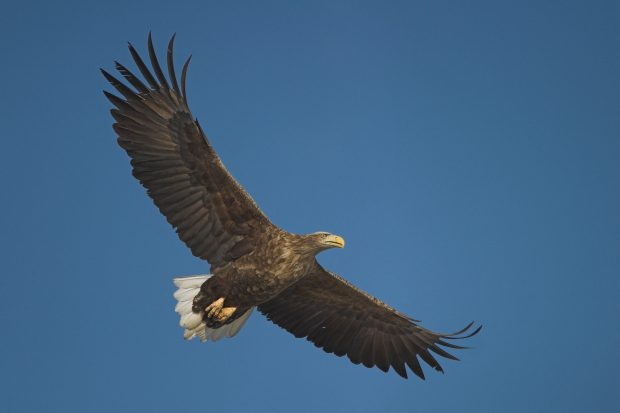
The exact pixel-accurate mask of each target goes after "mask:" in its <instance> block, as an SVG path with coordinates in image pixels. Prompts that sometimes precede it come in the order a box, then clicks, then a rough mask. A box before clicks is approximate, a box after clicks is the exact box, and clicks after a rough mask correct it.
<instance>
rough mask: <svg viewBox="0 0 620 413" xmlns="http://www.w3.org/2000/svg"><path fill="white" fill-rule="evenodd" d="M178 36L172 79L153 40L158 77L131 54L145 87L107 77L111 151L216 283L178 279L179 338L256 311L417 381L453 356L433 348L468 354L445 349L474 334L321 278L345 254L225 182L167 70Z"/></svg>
mask: <svg viewBox="0 0 620 413" xmlns="http://www.w3.org/2000/svg"><path fill="white" fill-rule="evenodd" d="M173 43H174V37H173V38H172V39H171V40H170V43H169V45H168V54H167V66H168V67H167V69H168V78H167V77H166V76H165V75H164V73H163V71H162V69H161V66H160V65H159V62H158V60H157V57H156V54H155V50H154V48H153V44H152V41H151V37H150V35H149V42H148V46H149V57H150V61H151V65H152V68H153V71H154V73H155V76H153V74H152V73H151V71H150V70H149V69H148V68H147V66H146V64H145V63H144V61H143V60H142V59H141V57H140V56H139V55H138V53H137V52H136V50H135V49H134V48H133V47H132V46H131V45H129V50H130V52H131V55H132V57H133V59H134V61H135V63H136V66H137V67H138V69H139V70H140V72H141V73H142V75H143V77H144V79H145V81H146V83H147V84H148V85H147V84H145V83H144V82H143V81H142V80H140V79H138V77H136V76H135V75H134V74H133V73H131V72H130V71H129V70H128V69H127V68H125V67H124V66H122V65H121V64H119V63H116V68H117V70H118V71H119V72H120V73H121V74H122V75H123V76H124V77H125V79H126V80H127V81H128V82H129V83H130V84H131V86H132V87H133V89H131V88H129V87H127V86H125V85H124V84H123V83H121V82H120V81H118V80H117V79H116V78H114V77H113V76H112V75H110V74H109V73H107V72H106V71H103V70H102V72H103V74H104V76H105V77H106V79H107V80H108V81H109V82H110V83H111V84H112V85H113V86H114V87H115V88H116V89H117V90H118V92H119V93H120V94H121V95H122V96H123V98H119V97H117V96H115V95H112V94H110V93H107V92H105V94H106V96H107V97H108V99H109V100H110V101H111V102H112V103H113V104H114V106H115V107H116V108H115V109H112V115H113V117H114V119H115V120H116V123H115V124H114V130H115V131H116V133H117V134H118V143H119V145H120V146H121V147H122V148H123V149H125V151H126V152H127V154H128V155H129V156H130V158H131V165H132V168H133V175H134V176H135V177H136V178H137V179H138V180H139V181H140V183H141V184H142V185H143V186H144V187H145V188H146V189H147V193H148V194H149V196H150V197H151V198H152V199H153V201H154V202H155V204H156V205H157V207H158V208H159V210H160V211H161V212H162V214H163V215H164V216H165V217H166V219H167V220H168V222H169V223H170V224H171V225H172V226H173V227H174V228H175V229H176V231H177V233H178V235H179V237H180V238H181V240H182V241H183V242H184V243H185V244H186V245H187V246H188V247H189V248H190V249H191V251H192V253H193V254H194V255H195V256H197V257H200V258H202V259H204V260H206V261H208V262H209V263H210V265H211V274H208V275H201V276H193V277H184V278H177V279H175V284H176V286H177V287H178V290H177V291H176V292H175V298H176V299H177V300H178V304H177V306H176V311H177V312H178V313H179V314H180V315H181V325H182V326H183V327H184V328H185V337H186V338H188V339H189V338H193V337H199V338H200V339H201V340H203V341H204V340H217V339H219V338H221V337H232V336H234V335H235V334H236V333H237V332H238V331H239V329H240V328H241V327H242V326H243V324H244V323H245V322H246V320H247V319H248V317H249V316H250V314H251V312H252V310H253V309H254V308H258V310H259V311H260V312H261V313H263V314H264V315H265V316H267V318H268V319H270V320H271V321H273V322H274V323H275V324H277V325H279V326H281V327H283V328H284V329H286V330H287V331H289V332H291V333H292V334H294V335H295V336H296V337H306V338H307V339H308V340H309V341H312V342H313V343H314V344H315V345H316V346H317V347H320V348H323V350H325V351H326V352H329V353H334V354H336V355H338V356H343V355H345V354H346V355H347V356H348V357H349V359H350V360H351V361H352V362H353V363H355V364H359V363H363V364H364V365H365V366H367V367H372V366H377V367H379V368H380V369H381V370H383V371H388V370H389V368H390V367H391V368H393V369H394V370H395V371H396V372H397V373H398V374H399V375H401V376H403V377H407V371H406V368H405V365H407V366H408V367H409V368H410V369H411V370H412V371H413V372H414V373H415V374H416V375H418V376H419V377H422V378H424V373H423V371H422V368H421V366H420V364H419V361H418V357H420V358H421V359H422V360H423V361H424V362H425V363H427V364H429V365H430V366H432V367H433V368H434V369H436V370H438V371H443V370H442V368H441V366H440V365H439V363H438V362H437V360H436V359H435V357H434V356H433V355H432V354H431V353H430V351H432V352H433V353H435V354H438V355H440V356H443V357H446V358H450V359H456V358H455V357H454V356H452V355H451V354H449V353H447V352H446V351H445V350H443V349H442V348H441V347H439V346H444V347H451V348H457V349H458V348H463V347H460V346H457V345H454V344H452V343H450V342H448V341H446V340H452V339H457V338H467V337H470V336H472V335H474V334H476V333H477V332H478V331H479V330H480V327H479V328H478V329H476V330H474V331H473V332H472V333H470V334H469V335H467V336H462V337H456V336H457V335H459V334H461V333H463V332H465V331H467V330H469V329H470V327H471V326H472V324H469V325H468V326H467V327H465V328H464V329H462V330H461V331H459V332H457V333H453V334H440V333H435V332H433V331H430V330H427V329H425V328H422V327H420V326H419V325H418V324H416V322H415V321H416V320H413V319H411V318H409V317H407V316H406V315H404V314H403V313H400V312H398V311H396V310H395V309H393V308H391V307H390V306H388V305H386V304H385V303H383V302H381V301H380V300H378V299H376V298H374V297H372V296H371V295H369V294H367V293H365V292H363V291H361V290H359V289H357V288H356V287H355V286H353V285H351V284H350V283H348V282H347V281H346V280H344V279H343V278H341V277H339V276H338V275H336V274H333V273H331V272H329V271H327V270H325V269H324V268H323V267H321V265H320V264H319V263H318V262H317V260H316V255H317V254H318V253H320V252H321V251H323V250H325V249H328V248H334V247H340V248H342V247H343V246H344V240H343V239H342V238H340V237H338V236H336V235H332V234H329V233H326V232H317V233H314V234H307V235H299V234H291V233H288V232H286V231H284V230H282V229H280V228H278V227H277V226H275V225H274V224H273V223H272V222H271V221H270V220H269V219H268V218H267V217H266V215H265V214H264V213H263V212H262V211H261V210H260V209H259V208H258V206H257V205H256V203H255V202H254V201H253V200H252V198H251V197H250V195H249V194H248V193H247V192H245V190H244V189H243V188H242V187H241V185H239V184H238V183H237V181H236V180H235V179H234V178H233V177H232V176H231V175H230V174H229V173H228V171H227V170H226V168H225V167H224V165H223V164H222V162H221V161H220V159H219V157H218V156H217V153H216V152H215V150H214V149H213V147H212V146H211V145H210V143H209V141H208V139H207V137H206V135H205V134H204V132H203V131H202V129H201V127H200V125H199V124H198V122H197V121H196V120H195V118H194V117H193V115H192V114H191V112H190V110H189V106H188V104H187V94H186V92H185V79H186V75H187V68H188V64H189V59H188V60H187V61H186V63H185V64H184V66H183V71H182V76H181V85H180V87H179V83H178V81H177V78H176V74H175V70H174V62H173V60H174V59H173Z"/></svg>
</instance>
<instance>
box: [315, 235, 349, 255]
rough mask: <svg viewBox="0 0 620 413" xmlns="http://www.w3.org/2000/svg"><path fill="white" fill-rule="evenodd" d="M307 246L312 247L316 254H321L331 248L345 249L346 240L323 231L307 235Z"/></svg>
mask: <svg viewBox="0 0 620 413" xmlns="http://www.w3.org/2000/svg"><path fill="white" fill-rule="evenodd" d="M306 245H309V246H312V247H313V249H314V250H315V251H316V253H319V252H321V251H324V250H326V249H329V248H344V239H342V237H339V236H338V235H334V234H330V233H329V232H323V231H321V232H315V233H313V234H308V235H306Z"/></svg>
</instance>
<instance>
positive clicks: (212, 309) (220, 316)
mask: <svg viewBox="0 0 620 413" xmlns="http://www.w3.org/2000/svg"><path fill="white" fill-rule="evenodd" d="M235 311H237V307H224V297H220V298H218V299H217V300H215V301H214V302H212V303H211V304H209V305H208V306H207V307H206V308H205V314H207V317H209V318H213V319H215V320H217V321H219V322H220V323H222V322H224V321H226V320H228V319H229V318H230V316H231V315H233V314H234V312H235Z"/></svg>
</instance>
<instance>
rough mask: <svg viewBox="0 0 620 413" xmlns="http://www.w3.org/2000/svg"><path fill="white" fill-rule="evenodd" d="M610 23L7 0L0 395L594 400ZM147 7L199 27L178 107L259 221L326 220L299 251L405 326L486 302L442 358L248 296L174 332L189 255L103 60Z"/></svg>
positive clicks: (262, 405) (604, 319) (607, 209)
mask: <svg viewBox="0 0 620 413" xmlns="http://www.w3.org/2000/svg"><path fill="white" fill-rule="evenodd" d="M619 21H620V6H619V4H618V2H614V1H609V2H606V1H590V2H586V1H584V2H574V1H556V2H553V1H549V2H539V1H514V2H498V1H472V2H461V1H454V2H445V1H432V2H429V1H402V2H398V1H391V2H386V1H312V2H310V1H306V2H292V1H261V2H256V1H235V2H215V1H210V2H203V1H200V2H198V1H196V2H185V1H180V2H177V3H176V4H174V3H173V2H166V1H148V2H147V1H144V2H132V3H131V4H128V2H125V1H123V2H121V1H99V2H83V1H80V2H58V3H56V2H43V1H40V2H28V1H24V2H19V5H18V2H11V3H10V4H5V5H4V6H3V10H2V15H1V16H0V31H1V36H0V45H1V50H2V53H3V60H2V65H0V66H1V67H0V72H1V74H2V79H3V87H2V99H0V113H1V117H2V137H1V139H2V150H1V151H0V158H1V162H0V168H1V173H0V185H1V186H2V193H3V195H2V202H1V203H0V221H1V222H0V223H1V226H2V227H1V228H2V231H1V235H0V248H1V249H0V251H2V253H1V255H2V264H1V266H2V274H1V275H0V323H1V324H2V335H1V340H0V389H1V391H0V393H1V396H0V410H1V411H3V412H32V411H46V412H130V411H132V412H133V411H153V412H174V411H183V412H205V411H209V412H215V411H222V409H225V411H227V412H228V411H231V412H232V411H242V410H243V409H248V408H249V407H250V406H252V410H251V411H255V412H263V411H265V412H267V411H268V412H289V411H297V412H316V411H325V412H329V411H356V412H377V411H394V412H403V411H419V412H423V411H429V412H431V411H432V412H435V411H437V412H443V411H445V412H448V411H464V412H499V411H501V412H523V411H532V412H567V411H568V412H583V411H601V412H611V411H614V409H615V408H617V405H618V389H617V387H618V369H619V368H620V363H619V362H620V356H619V352H618V348H619V347H620V331H619V329H618V314H620V304H619V300H618V295H619V294H620V281H619V276H620V218H619V211H620V48H619V47H618V45H619V44H620V25H619V24H618V22H619ZM149 30H152V31H153V35H154V38H155V41H156V44H157V45H158V46H159V49H158V50H160V51H162V50H163V48H164V47H165V42H166V41H167V40H168V38H169V36H170V35H171V34H172V33H173V32H177V46H178V49H177V58H178V60H179V61H178V63H179V64H180V63H181V59H182V58H183V57H185V56H186V55H188V54H189V53H193V55H194V59H193V62H192V65H191V68H190V72H189V80H188V92H189V97H190V105H191V107H192V109H193V112H194V114H195V115H196V116H198V117H199V119H200V120H201V123H202V124H203V126H204V128H205V130H206V131H207V133H208V134H209V136H210V139H211V141H212V142H213V144H214V146H215V147H216V149H217V150H218V152H219V153H220V155H221V156H222V158H223V160H224V162H225V163H226V165H227V166H228V167H229V169H230V170H231V171H232V173H233V174H234V175H235V176H236V177H237V179H238V180H239V181H240V182H241V183H242V184H243V185H244V186H245V187H246V188H247V189H248V191H249V192H250V193H251V194H252V195H253V196H254V198H255V200H256V201H257V202H258V203H259V204H260V205H261V207H262V208H263V210H264V211H265V212H266V214H267V215H268V216H269V217H270V218H271V219H272V220H273V221H274V222H275V223H276V224H278V225H280V226H281V227H283V228H285V229H287V230H289V231H293V232H314V231H317V230H327V231H330V232H334V233H337V234H340V235H342V236H343V237H344V238H345V239H346V240H347V248H346V249H344V250H338V251H329V252H326V253H324V254H322V255H321V256H320V261H321V262H322V263H323V264H324V265H325V266H327V267H328V268H330V269H332V270H334V271H336V272H338V273H340V274H342V275H343V276H345V277H347V278H348V279H349V280H351V281H352V282H354V283H355V284H357V285H359V286H360V287H362V288H364V289H365V290H367V291H369V292H371V293H373V294H375V295H376V296H378V297H380V298H382V299H384V300H385V301H387V302H389V303H390V304H392V305H393V306H395V307H397V308H399V309H401V310H403V311H404V312H406V313H408V314H410V315H412V316H414V317H415V318H419V319H422V320H423V323H424V325H425V326H426V327H429V328H431V329H435V330H440V331H451V330H454V329H457V328H459V327H461V326H463V325H464V324H465V323H467V322H469V321H470V320H476V321H478V322H480V323H482V324H484V326H485V327H484V329H483V331H482V333H481V334H480V335H479V336H478V337H476V338H475V339H472V340H471V341H470V342H469V344H471V345H472V346H474V347H475V348H474V349H472V350H468V351H465V352H460V353H459V354H458V356H459V357H461V359H462V361H461V362H451V361H445V363H444V367H445V370H446V374H445V375H441V374H436V373H434V372H432V371H431V370H430V369H427V370H426V372H427V376H428V378H427V380H426V381H425V382H423V381H420V380H417V379H415V378H413V379H410V380H408V381H405V380H402V379H401V378H399V377H398V376H397V375H396V374H394V373H391V374H387V375H386V374H384V373H382V372H380V371H379V370H376V369H375V370H368V369H366V368H363V367H360V366H355V365H353V364H351V363H349V362H348V360H346V359H343V358H337V357H335V356H333V355H327V354H325V353H323V352H322V351H319V350H317V349H316V348H314V346H313V345H311V344H310V343H308V342H306V341H303V340H299V339H295V338H294V337H293V336H291V335H289V334H288V333H286V332H285V331H284V330H281V329H279V328H277V327H276V326H274V325H272V324H271V323H270V322H268V321H266V320H265V319H264V318H263V317H262V316H261V315H259V314H254V315H253V316H252V318H251V319H250V322H249V323H248V325H247V326H246V327H245V328H244V330H242V332H241V333H240V334H239V336H237V337H236V338H235V339H234V340H225V341H222V342H218V343H215V344H200V343H198V342H195V341H194V342H185V341H183V339H182V331H181V329H180V327H179V326H178V319H177V316H176V314H175V313H174V311H173V307H174V301H173V298H172V292H173V285H172V282H171V279H172V277H174V276H178V275H189V274H200V273H205V272H206V271H207V269H208V267H207V265H206V263H204V262H201V261H200V260H198V259H196V258H194V257H192V255H191V254H190V252H189V251H188V249H187V248H186V247H185V246H184V245H183V244H182V243H181V242H180V241H179V240H178V239H177V237H176V235H175V233H174V232H173V231H172V229H171V228H170V227H169V226H168V224H167V223H166V222H165V220H164V219H163V217H162V216H160V214H159V212H158V211H157V210H156V209H155V207H154V206H153V205H152V203H151V201H150V200H149V199H148V197H147V196H146V194H145V191H144V190H143V189H142V188H141V187H140V186H139V185H138V184H137V182H136V181H135V180H134V179H133V178H132V177H131V175H130V168H129V164H128V158H127V155H126V154H125V153H124V152H123V151H122V150H121V149H120V148H119V147H118V146H117V145H116V143H115V136H114V133H113V131H112V129H111V124H112V119H111V117H110V115H109V113H108V110H109V108H110V104H109V103H108V102H107V101H106V100H105V99H104V97H103V95H102V93H101V90H102V89H104V88H108V86H107V85H106V83H105V81H104V79H103V78H102V77H101V75H100V73H99V71H98V68H99V67H104V68H107V69H112V68H113V63H112V62H113V60H114V59H118V60H120V61H122V62H125V63H126V64H129V63H130V59H129V53H128V52H127V49H126V42H127V41H132V42H133V44H134V45H136V46H137V47H138V49H139V50H141V51H144V50H145V45H146V36H147V33H148V31H149ZM108 89H109V88H108ZM291 406H293V410H291Z"/></svg>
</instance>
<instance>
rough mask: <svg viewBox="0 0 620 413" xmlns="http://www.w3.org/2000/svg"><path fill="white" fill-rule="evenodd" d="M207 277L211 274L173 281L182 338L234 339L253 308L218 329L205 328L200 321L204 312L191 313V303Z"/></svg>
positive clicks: (205, 339)
mask: <svg viewBox="0 0 620 413" xmlns="http://www.w3.org/2000/svg"><path fill="white" fill-rule="evenodd" d="M209 277H211V274H205V275H194V276H191V277H181V278H175V279H174V285H176V286H177V290H176V291H175V293H174V298H175V299H176V300H177V301H178V303H177V305H176V307H175V308H174V311H176V312H177V313H179V316H181V321H180V322H179V324H180V325H181V327H183V328H184V329H185V332H184V333H183V337H184V338H185V339H186V340H191V339H192V338H194V337H198V338H200V341H207V340H212V341H217V340H219V339H220V338H222V337H234V336H235V335H236V334H237V333H238V332H239V330H241V327H243V325H244V324H245V322H246V321H247V319H248V318H250V314H252V310H254V307H252V308H250V309H249V310H248V311H246V312H245V313H244V314H243V315H242V316H241V317H239V318H238V319H236V320H235V321H233V322H232V323H230V324H226V325H223V326H222V327H220V328H207V327H206V325H205V323H204V321H202V316H203V315H204V312H202V311H201V312H200V313H198V314H197V313H194V312H192V303H193V301H194V297H196V295H197V294H198V292H199V291H200V286H201V285H202V284H203V283H204V282H205V281H207V279H208V278H209Z"/></svg>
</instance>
